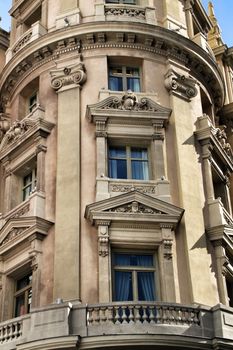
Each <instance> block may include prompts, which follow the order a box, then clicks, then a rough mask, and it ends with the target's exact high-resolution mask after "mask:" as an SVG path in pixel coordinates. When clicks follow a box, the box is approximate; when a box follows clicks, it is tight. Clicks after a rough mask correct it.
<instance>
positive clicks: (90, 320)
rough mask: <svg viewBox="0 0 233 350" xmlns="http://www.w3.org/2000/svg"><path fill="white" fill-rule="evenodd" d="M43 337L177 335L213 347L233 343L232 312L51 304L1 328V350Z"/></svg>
mask: <svg viewBox="0 0 233 350" xmlns="http://www.w3.org/2000/svg"><path fill="white" fill-rule="evenodd" d="M216 320H218V322H217V323H216ZM41 334H43V341H44V342H48V341H49V342H50V343H51V342H53V341H54V339H55V338H56V337H64V338H66V339H68V338H69V337H70V338H72V337H74V336H76V337H77V339H78V338H79V339H81V342H82V338H85V341H86V340H88V341H92V339H96V337H101V336H104V337H106V336H108V335H109V336H111V335H112V334H114V335H115V337H119V338H120V337H122V336H124V334H128V335H130V336H131V337H130V338H133V337H134V336H136V335H143V341H146V338H145V336H146V335H148V336H149V335H157V336H161V335H168V336H169V335H172V336H174V335H176V337H177V338H179V337H182V339H183V340H182V341H184V339H186V341H187V344H188V342H189V337H190V339H192V338H193V337H195V339H196V340H197V339H198V338H199V340H202V339H203V340H204V341H205V342H211V340H212V339H214V338H215V337H224V336H226V335H227V337H228V339H229V340H233V309H232V308H229V307H225V306H222V305H217V306H215V307H213V308H210V307H204V306H200V305H191V306H185V305H181V304H176V303H163V302H138V303H133V302H128V303H126V302H124V303H122V302H114V303H107V304H94V305H84V304H80V303H78V302H73V303H72V304H71V303H60V304H52V305H49V306H47V307H43V308H38V309H32V310H31V313H30V314H28V315H24V316H22V317H18V318H15V319H12V320H9V321H5V322H3V323H1V324H0V344H1V350H8V349H16V348H17V345H19V346H20V344H23V343H24V342H27V343H28V344H30V342H36V341H40V342H41ZM93 337H94V338H93ZM184 337H185V338H184ZM60 339H62V338H60ZM72 339H73V338H72ZM43 341H42V342H43ZM100 341H101V338H100ZM129 341H130V340H129ZM94 347H95V346H94ZM97 347H98V346H97ZM30 348H31V347H30ZM32 348H33V347H32Z"/></svg>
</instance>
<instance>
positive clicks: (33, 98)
mask: <svg viewBox="0 0 233 350" xmlns="http://www.w3.org/2000/svg"><path fill="white" fill-rule="evenodd" d="M28 103H29V107H28V110H29V113H31V112H33V111H34V109H35V108H36V106H37V92H35V93H34V94H33V95H31V96H30V97H29V100H28Z"/></svg>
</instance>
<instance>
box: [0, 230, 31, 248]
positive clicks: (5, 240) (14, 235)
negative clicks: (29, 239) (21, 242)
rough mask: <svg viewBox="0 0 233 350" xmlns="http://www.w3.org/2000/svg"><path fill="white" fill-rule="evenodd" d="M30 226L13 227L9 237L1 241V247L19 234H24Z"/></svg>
mask: <svg viewBox="0 0 233 350" xmlns="http://www.w3.org/2000/svg"><path fill="white" fill-rule="evenodd" d="M28 228H29V226H24V227H18V228H17V227H14V228H12V229H11V231H10V232H9V233H8V235H7V237H6V238H5V239H4V240H3V241H2V242H1V243H0V247H1V246H4V245H5V244H6V243H9V242H11V241H13V240H14V239H15V238H17V237H18V236H20V235H22V234H23V233H24V231H25V230H27V229H28Z"/></svg>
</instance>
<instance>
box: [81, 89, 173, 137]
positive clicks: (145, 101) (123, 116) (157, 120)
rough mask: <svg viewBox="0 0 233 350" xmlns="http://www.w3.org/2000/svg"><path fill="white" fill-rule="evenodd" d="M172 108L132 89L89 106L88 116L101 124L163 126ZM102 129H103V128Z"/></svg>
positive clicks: (97, 126) (97, 128)
mask: <svg viewBox="0 0 233 350" xmlns="http://www.w3.org/2000/svg"><path fill="white" fill-rule="evenodd" d="M170 114H171V109H169V108H166V107H163V106H161V105H160V104H159V103H156V102H155V101H153V100H152V99H150V98H148V97H146V96H138V95H136V94H134V93H133V92H131V91H128V92H126V93H125V94H123V95H118V96H116V95H111V96H109V97H107V98H106V99H104V100H102V101H100V102H98V103H96V104H93V105H89V106H87V112H86V117H87V118H88V119H89V121H90V122H92V123H95V124H96V130H97V132H99V131H100V130H99V125H100V123H101V125H102V129H103V125H104V126H106V123H110V122H111V123H114V124H120V125H122V124H133V125H137V124H140V125H141V124H142V125H149V126H151V125H155V126H156V127H157V128H163V127H164V126H165V125H166V123H167V122H168V120H169V117H170ZM102 129H101V130H102Z"/></svg>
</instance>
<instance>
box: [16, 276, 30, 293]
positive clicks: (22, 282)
mask: <svg viewBox="0 0 233 350" xmlns="http://www.w3.org/2000/svg"><path fill="white" fill-rule="evenodd" d="M31 283H32V275H31V274H30V275H27V276H25V277H23V278H21V279H20V280H18V281H17V284H16V290H20V289H22V288H24V287H27V286H28V285H29V284H31Z"/></svg>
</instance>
